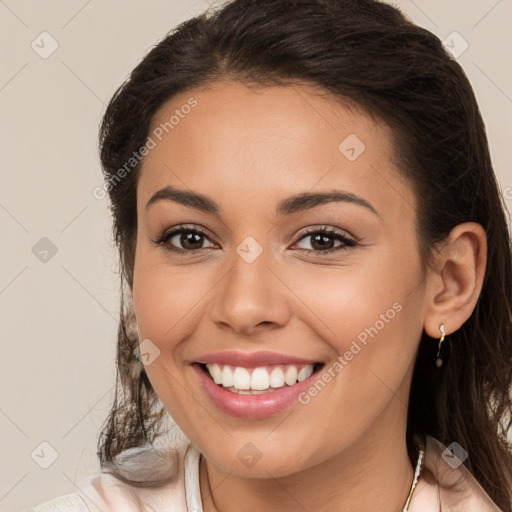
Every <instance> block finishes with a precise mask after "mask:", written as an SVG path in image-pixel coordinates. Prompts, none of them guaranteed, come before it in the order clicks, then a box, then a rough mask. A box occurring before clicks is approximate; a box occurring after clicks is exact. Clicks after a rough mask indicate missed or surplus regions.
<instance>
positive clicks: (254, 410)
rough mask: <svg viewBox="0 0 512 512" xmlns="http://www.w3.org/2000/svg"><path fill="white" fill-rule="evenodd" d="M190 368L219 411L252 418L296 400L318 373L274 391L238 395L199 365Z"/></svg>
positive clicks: (238, 416)
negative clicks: (226, 388) (207, 373)
mask: <svg viewBox="0 0 512 512" xmlns="http://www.w3.org/2000/svg"><path fill="white" fill-rule="evenodd" d="M192 368H193V369H194V370H195V372H196V373H197V375H198V377H199V380H200V382H201V385H202V386H203V389H204V390H205V391H206V394H207V395H208V396H209V397H210V399H211V400H212V401H213V403H214V404H215V405H216V406H217V407H218V408H219V409H220V410H221V411H223V412H225V413H226V414H229V415H230V416H236V417H237V418H244V419H253V420H254V419H261V418H268V417H270V416H275V415H277V414H279V413H281V412H283V411H284V410H286V409H287V408H288V407H290V406H291V405H292V404H293V403H294V402H298V396H299V395H300V394H301V393H302V392H304V391H305V390H307V389H308V388H309V387H310V385H311V381H312V379H313V378H315V377H316V375H317V373H318V372H315V373H313V375H311V376H310V377H308V378H307V379H305V380H303V381H302V382H298V383H297V384H295V385H294V386H283V387H282V388H275V390H274V391H269V392H268V393H264V394H261V395H240V394H238V393H232V392H231V391H226V390H225V389H224V388H222V387H221V386H217V384H215V382H213V380H212V379H210V377H208V375H206V373H205V371H204V370H203V368H202V367H201V366H200V365H198V364H193V365H192Z"/></svg>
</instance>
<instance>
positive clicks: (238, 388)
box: [206, 364, 314, 395]
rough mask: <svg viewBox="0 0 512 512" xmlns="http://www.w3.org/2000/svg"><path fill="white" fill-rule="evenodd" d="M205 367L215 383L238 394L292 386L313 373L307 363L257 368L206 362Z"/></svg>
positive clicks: (311, 366) (310, 365) (311, 367)
mask: <svg viewBox="0 0 512 512" xmlns="http://www.w3.org/2000/svg"><path fill="white" fill-rule="evenodd" d="M206 368H207V370H208V372H209V373H210V375H211V377H212V379H213V381H214V382H215V384H218V385H221V386H222V387H224V388H226V389H229V391H232V392H234V393H240V394H244V395H247V394H261V393H264V392H268V391H272V389H270V388H273V389H276V388H282V387H283V386H284V385H285V384H286V385H287V386H294V385H295V384H297V382H302V381H303V380H305V379H307V378H308V377H310V376H311V375H312V374H313V368H314V366H313V365H312V364H308V365H306V366H303V367H299V369H298V368H297V366H294V365H286V366H285V365H279V366H268V367H264V366H261V367H258V368H254V369H252V368H245V367H243V366H236V367H235V366H230V365H223V364H207V365H206Z"/></svg>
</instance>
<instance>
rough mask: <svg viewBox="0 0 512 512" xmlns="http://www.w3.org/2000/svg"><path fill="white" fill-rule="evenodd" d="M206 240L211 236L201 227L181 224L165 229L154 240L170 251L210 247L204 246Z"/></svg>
mask: <svg viewBox="0 0 512 512" xmlns="http://www.w3.org/2000/svg"><path fill="white" fill-rule="evenodd" d="M205 240H209V238H208V237H207V235H206V233H205V232H203V231H202V230H201V229H198V228H188V227H185V226H181V227H178V228H175V229H171V230H169V231H165V232H164V233H163V234H162V235H160V236H159V237H158V239H157V240H154V241H153V242H154V243H155V244H156V245H162V246H163V247H164V248H165V249H167V250H169V251H175V252H179V253H186V252H199V251H202V250H204V249H207V248H208V247H203V244H204V242H205Z"/></svg>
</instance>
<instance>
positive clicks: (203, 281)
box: [133, 251, 212, 350]
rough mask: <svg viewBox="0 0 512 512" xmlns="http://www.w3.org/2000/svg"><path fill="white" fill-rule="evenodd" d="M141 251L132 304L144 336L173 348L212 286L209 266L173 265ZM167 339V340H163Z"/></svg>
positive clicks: (137, 264)
mask: <svg viewBox="0 0 512 512" xmlns="http://www.w3.org/2000/svg"><path fill="white" fill-rule="evenodd" d="M155 260H156V258H150V257H149V255H146V254H144V251H141V252H140V254H137V260H136V264H135V269H134V283H133V303H134V307H135V312H136V316H137V323H138V326H139V332H140V334H141V337H142V336H143V337H144V338H149V339H151V340H153V341H154V342H155V343H156V344H158V345H159V348H160V349H161V350H169V349H171V348H172V345H173V340H176V341H177V342H178V341H179V340H180V339H183V338H185V337H186V336H187V334H188V328H187V326H190V325H191V323H192V321H193V319H194V318H195V315H196V314H197V313H198V312H199V310H200V309H201V305H202V301H204V300H205V299H206V297H207V295H208V293H209V291H210V293H211V288H212V285H211V283H210V281H211V279H210V274H211V269H208V268H207V265H205V266H201V265H198V266H197V265H196V266H190V265H184V266H182V267H180V266H177V265H176V264H173V265H172V266H171V265H170V264H169V263H167V262H165V261H162V258H161V257H160V258H158V260H157V261H155ZM164 340H165V343H164Z"/></svg>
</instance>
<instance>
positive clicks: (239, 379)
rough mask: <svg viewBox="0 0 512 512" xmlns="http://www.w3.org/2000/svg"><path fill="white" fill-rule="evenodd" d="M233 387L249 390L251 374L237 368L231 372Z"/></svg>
mask: <svg viewBox="0 0 512 512" xmlns="http://www.w3.org/2000/svg"><path fill="white" fill-rule="evenodd" d="M233 386H235V388H236V389H251V374H250V373H249V372H248V371H247V369H246V368H242V367H241V366H237V367H236V368H235V371H234V372H233Z"/></svg>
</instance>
